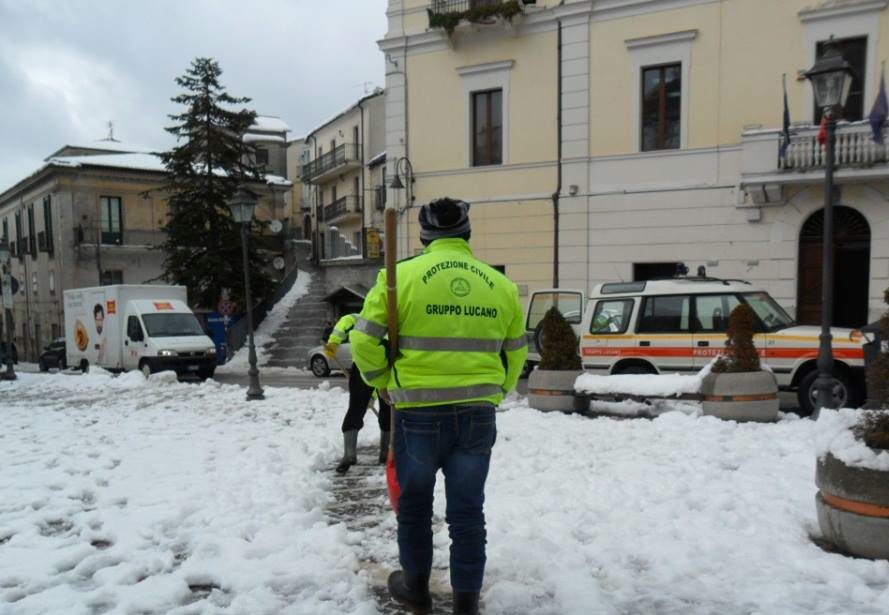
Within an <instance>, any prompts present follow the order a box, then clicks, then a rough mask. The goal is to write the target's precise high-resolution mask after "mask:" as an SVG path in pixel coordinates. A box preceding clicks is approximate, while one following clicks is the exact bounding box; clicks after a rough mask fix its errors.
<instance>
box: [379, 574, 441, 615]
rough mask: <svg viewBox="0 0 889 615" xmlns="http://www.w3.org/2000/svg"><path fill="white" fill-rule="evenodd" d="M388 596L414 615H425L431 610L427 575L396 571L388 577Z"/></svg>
mask: <svg viewBox="0 0 889 615" xmlns="http://www.w3.org/2000/svg"><path fill="white" fill-rule="evenodd" d="M388 585H389V596H391V597H392V599H393V600H395V601H396V602H398V603H399V604H401V605H403V606H405V607H407V608H408V609H410V610H411V612H412V613H413V614H414V615H426V614H427V613H429V612H430V611H431V610H432V596H430V595H429V573H428V572H426V573H418V572H405V571H403V570H396V571H395V572H393V573H392V574H390V575H389V584H388Z"/></svg>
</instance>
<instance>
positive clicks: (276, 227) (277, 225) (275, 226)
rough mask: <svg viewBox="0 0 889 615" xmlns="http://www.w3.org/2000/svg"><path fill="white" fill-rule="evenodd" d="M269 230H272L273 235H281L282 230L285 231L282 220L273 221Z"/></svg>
mask: <svg viewBox="0 0 889 615" xmlns="http://www.w3.org/2000/svg"><path fill="white" fill-rule="evenodd" d="M269 230H271V231H272V232H273V233H280V232H281V231H282V230H284V225H283V224H281V221H280V220H272V221H271V222H269Z"/></svg>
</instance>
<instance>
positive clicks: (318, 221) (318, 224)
mask: <svg viewBox="0 0 889 615" xmlns="http://www.w3.org/2000/svg"><path fill="white" fill-rule="evenodd" d="M309 139H311V140H312V147H311V149H309V162H311V161H312V160H314V159H315V153H316V152H317V151H318V137H316V136H315V135H314V134H310V135H309V136H308V137H306V141H308V140H309ZM313 232H314V234H315V246H314V248H315V254H314V255H313V256H314V258H313V260H314V261H315V266H316V267H320V266H321V198H320V196H319V194H318V184H315V229H314V231H313Z"/></svg>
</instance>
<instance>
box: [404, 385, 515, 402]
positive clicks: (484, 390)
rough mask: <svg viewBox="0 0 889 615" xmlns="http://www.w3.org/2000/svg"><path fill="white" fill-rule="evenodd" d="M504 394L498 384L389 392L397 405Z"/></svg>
mask: <svg viewBox="0 0 889 615" xmlns="http://www.w3.org/2000/svg"><path fill="white" fill-rule="evenodd" d="M502 393H503V389H501V388H500V386H498V385H496V384H475V385H472V386H468V387H450V388H446V389H394V390H390V391H389V396H390V397H391V398H392V401H394V402H395V403H409V404H426V403H434V402H441V403H447V402H449V401H458V400H461V399H473V398H476V397H490V396H492V395H501V394H502Z"/></svg>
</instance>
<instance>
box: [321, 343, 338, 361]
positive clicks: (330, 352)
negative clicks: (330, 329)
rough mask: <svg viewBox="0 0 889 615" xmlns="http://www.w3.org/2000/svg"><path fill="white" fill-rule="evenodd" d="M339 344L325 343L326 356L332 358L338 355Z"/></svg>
mask: <svg viewBox="0 0 889 615" xmlns="http://www.w3.org/2000/svg"><path fill="white" fill-rule="evenodd" d="M338 346H339V344H324V356H325V357H327V358H328V359H332V358H334V357H335V356H336V349H337V347H338Z"/></svg>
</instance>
